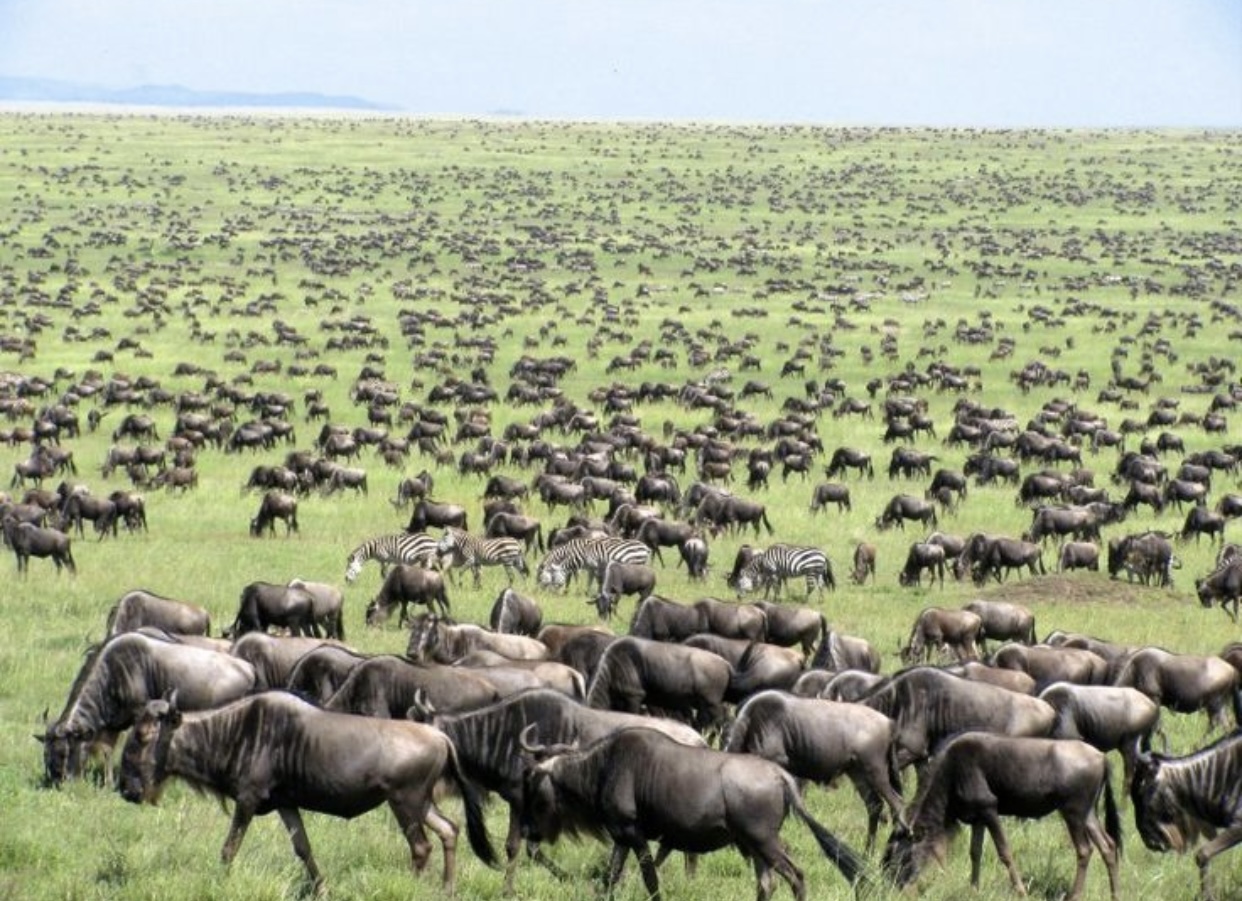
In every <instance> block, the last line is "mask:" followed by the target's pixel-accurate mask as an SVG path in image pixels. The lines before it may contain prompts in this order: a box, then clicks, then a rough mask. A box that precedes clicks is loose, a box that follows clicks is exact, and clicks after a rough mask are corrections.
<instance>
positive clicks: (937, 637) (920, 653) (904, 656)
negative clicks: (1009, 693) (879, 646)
mask: <svg viewBox="0 0 1242 901" xmlns="http://www.w3.org/2000/svg"><path fill="white" fill-rule="evenodd" d="M982 630H983V619H982V618H981V617H980V616H979V615H978V614H977V613H972V612H970V611H969V610H949V609H945V608H944V607H926V608H924V609H923V610H922V611H921V612H920V613H919V615H918V617H917V618H916V619H915V621H914V627H913V628H912V629H911V630H910V638H909V640H908V641H907V642H906V645H905V647H903V648H902V649H901V652H900V655H901V660H902V662H903V663H907V664H910V663H918V662H921V661H930V660H931V659H932V655H933V654H935V653H941V654H943V653H945V652H948V651H951V652H952V653H953V655H954V657H956V658H957V659H958V660H959V661H963V660H977V659H978V658H979V650H978V646H977V642H978V640H979V636H980V633H981V632H982Z"/></svg>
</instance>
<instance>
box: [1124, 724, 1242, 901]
mask: <svg viewBox="0 0 1242 901" xmlns="http://www.w3.org/2000/svg"><path fill="white" fill-rule="evenodd" d="M1239 786H1242V732H1234V733H1233V734H1232V735H1227V736H1225V737H1224V738H1221V739H1218V740H1217V741H1215V742H1214V743H1212V744H1211V745H1209V746H1207V747H1206V748H1202V749H1200V750H1198V751H1195V752H1193V753H1191V754H1188V755H1186V756H1185V757H1166V756H1164V755H1161V754H1140V755H1139V758H1138V762H1137V764H1136V767H1135V773H1134V781H1133V782H1131V784H1130V798H1131V800H1132V801H1133V802H1134V821H1135V825H1136V826H1137V827H1138V832H1139V835H1140V836H1142V839H1143V844H1145V845H1146V846H1147V847H1148V848H1150V849H1151V850H1152V851H1177V852H1178V853H1184V852H1186V851H1189V850H1190V849H1191V848H1192V847H1193V846H1194V844H1195V843H1196V842H1197V841H1198V839H1199V837H1200V836H1206V837H1207V839H1208V841H1207V843H1206V844H1204V845H1202V846H1201V847H1200V848H1199V849H1198V850H1197V851H1196V852H1195V864H1196V865H1197V866H1198V867H1199V895H1200V897H1201V898H1204V899H1211V898H1213V897H1215V894H1214V893H1213V892H1212V888H1211V885H1210V883H1209V881H1208V867H1209V866H1210V865H1211V863H1212V860H1213V858H1215V857H1216V856H1217V855H1218V854H1221V853H1223V852H1225V851H1228V850H1229V849H1230V848H1232V847H1234V846H1235V845H1237V844H1238V843H1239V842H1242V798H1240V797H1239Z"/></svg>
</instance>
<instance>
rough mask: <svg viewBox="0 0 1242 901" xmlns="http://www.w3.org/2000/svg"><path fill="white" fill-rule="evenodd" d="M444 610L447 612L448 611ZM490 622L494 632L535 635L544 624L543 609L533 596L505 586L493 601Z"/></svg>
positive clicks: (489, 616)
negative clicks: (527, 595)
mask: <svg viewBox="0 0 1242 901" xmlns="http://www.w3.org/2000/svg"><path fill="white" fill-rule="evenodd" d="M433 612H434V611H433ZM442 612H443V613H445V614H447V612H448V611H447V610H445V611H442ZM488 624H489V625H490V626H491V629H492V631H493V632H505V633H509V634H512V635H532V636H533V635H537V634H538V633H539V627H540V626H542V625H543V611H542V610H540V609H539V604H537V603H536V602H535V600H534V599H533V598H528V597H526V595H523V594H518V593H517V592H516V591H514V590H513V589H512V588H505V589H502V590H501V592H500V594H498V595H496V600H495V601H493V602H492V612H491V613H490V614H489V615H488Z"/></svg>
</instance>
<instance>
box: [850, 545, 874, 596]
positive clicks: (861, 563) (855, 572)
mask: <svg viewBox="0 0 1242 901" xmlns="http://www.w3.org/2000/svg"><path fill="white" fill-rule="evenodd" d="M867 576H871V581H872V582H874V581H875V545H874V544H871V543H869V542H866V541H860V542H858V544H856V545H855V546H854V568H853V569H852V570H850V578H851V579H853V580H854V583H855V584H857V585H864V584H866V582H867Z"/></svg>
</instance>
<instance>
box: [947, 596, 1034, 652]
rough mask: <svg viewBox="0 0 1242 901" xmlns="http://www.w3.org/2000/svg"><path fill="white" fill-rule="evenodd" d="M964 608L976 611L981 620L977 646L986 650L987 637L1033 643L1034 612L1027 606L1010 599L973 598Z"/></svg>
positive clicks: (972, 611)
mask: <svg viewBox="0 0 1242 901" xmlns="http://www.w3.org/2000/svg"><path fill="white" fill-rule="evenodd" d="M964 609H966V610H969V611H970V612H971V613H976V614H978V615H979V618H980V619H981V620H982V621H983V628H982V629H981V630H980V632H979V647H980V649H982V650H983V651H984V652H986V651H987V646H988V639H989V638H990V639H992V640H993V641H1020V642H1022V643H1023V644H1034V643H1035V614H1034V613H1032V612H1031V611H1030V609H1029V608H1027V607H1024V606H1022V605H1021V604H1014V603H1012V602H1010V601H985V600H975V601H971V602H970V603H968V604H966V605H964Z"/></svg>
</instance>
